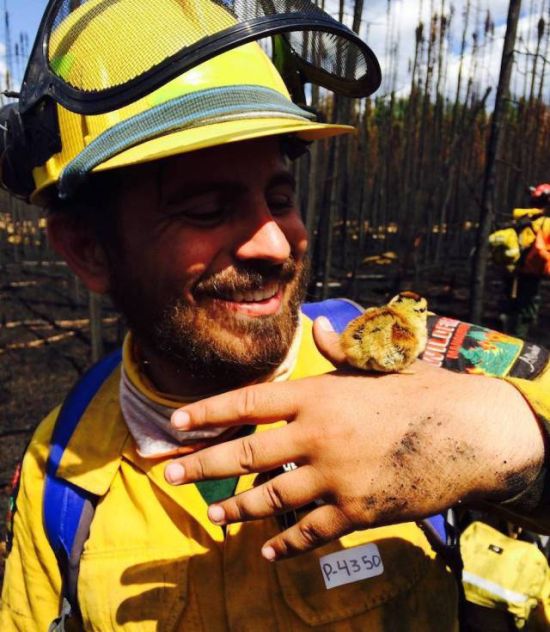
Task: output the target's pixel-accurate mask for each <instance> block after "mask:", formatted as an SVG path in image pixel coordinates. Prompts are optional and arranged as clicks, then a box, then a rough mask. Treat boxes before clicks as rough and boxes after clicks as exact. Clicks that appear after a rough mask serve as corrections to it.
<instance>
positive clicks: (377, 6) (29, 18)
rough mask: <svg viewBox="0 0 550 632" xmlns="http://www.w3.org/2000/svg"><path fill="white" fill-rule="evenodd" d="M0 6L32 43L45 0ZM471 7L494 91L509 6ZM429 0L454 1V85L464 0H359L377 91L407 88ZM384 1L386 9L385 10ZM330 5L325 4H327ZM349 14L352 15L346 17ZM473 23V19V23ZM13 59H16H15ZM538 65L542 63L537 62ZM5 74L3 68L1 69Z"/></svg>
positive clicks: (543, 5)
mask: <svg viewBox="0 0 550 632" xmlns="http://www.w3.org/2000/svg"><path fill="white" fill-rule="evenodd" d="M0 2H1V3H2V4H1V5H0V6H1V8H2V11H3V10H4V7H5V6H7V8H8V10H9V13H10V18H11V22H10V24H11V41H12V47H14V45H15V42H19V41H20V34H21V33H26V34H27V35H28V37H29V40H30V43H29V45H31V46H32V43H33V41H34V36H35V34H36V30H37V28H38V24H39V21H40V17H41V14H42V12H43V10H44V8H45V6H46V4H47V0H0ZM471 3H472V5H474V7H475V10H474V11H472V15H471V17H470V23H469V28H468V34H469V35H468V48H469V52H471V45H472V33H473V32H474V31H475V30H476V29H479V25H480V24H482V23H483V21H484V20H485V16H486V13H487V11H488V10H490V14H491V18H492V21H493V22H494V24H495V33H494V37H493V38H491V41H488V42H486V43H485V44H484V49H485V53H484V58H483V67H482V68H481V69H478V71H477V77H478V78H479V82H480V84H483V85H480V86H479V92H484V91H485V87H487V86H489V85H491V86H493V93H494V91H495V88H496V84H497V81H498V74H499V68H500V61H501V52H502V42H503V39H504V33H505V30H506V17H507V12H508V0H471ZM431 4H433V5H434V6H435V7H436V8H437V10H438V11H441V9H443V12H444V13H445V14H446V15H449V12H450V8H451V6H453V7H454V16H453V18H452V20H451V29H450V37H449V38H448V41H447V60H446V63H447V85H446V93H447V94H448V96H452V95H453V92H454V91H455V90H456V84H457V77H458V71H459V50H460V42H461V37H462V30H463V26H464V6H465V4H466V0H364V5H365V11H364V14H363V25H362V29H361V35H362V37H363V38H364V39H366V40H367V42H368V44H369V45H370V47H371V48H372V49H373V50H374V52H375V53H376V55H377V56H378V58H379V60H380V63H381V66H382V70H383V73H384V75H385V81H384V83H383V85H382V88H381V91H380V94H385V93H389V92H390V90H391V89H395V90H396V91H397V92H398V93H406V91H407V89H408V86H409V85H410V74H409V67H410V60H411V59H412V56H413V53H414V38H415V28H416V26H417V24H418V20H419V18H420V16H422V19H423V21H424V23H425V24H426V23H429V9H430V5H431ZM522 5H523V8H522V14H521V22H520V25H519V35H520V36H521V38H522V41H521V42H518V45H517V48H518V49H519V50H521V51H523V52H526V53H533V52H534V51H535V47H536V32H537V29H536V27H537V22H538V19H539V17H540V16H541V14H542V15H544V17H545V20H546V24H547V28H550V0H523V3H522ZM325 6H327V7H329V8H330V7H334V9H335V11H336V7H337V0H326V2H325ZM388 7H389V11H388ZM329 10H330V9H329ZM349 19H350V20H351V17H350V18H349ZM476 23H477V25H476ZM5 33H6V29H5V26H4V20H2V24H1V25H0V72H2V70H3V69H2V65H3V64H5V59H6V55H5V46H4V43H5ZM388 34H391V35H392V40H393V41H398V42H399V50H398V51H397V58H398V60H399V61H398V62H397V63H396V61H395V59H396V55H395V51H393V53H392V54H388V51H387V50H386V49H387V46H386V41H387V36H388ZM469 52H468V51H467V54H466V57H465V60H464V64H463V68H464V69H465V71H466V73H468V72H470V71H471V69H472V59H471V56H470V55H469ZM544 52H545V54H546V58H550V51H544ZM532 59H533V58H532V57H531V56H529V55H526V54H523V55H521V54H520V55H517V56H516V70H515V72H514V75H513V83H514V88H515V91H516V93H521V92H522V89H523V85H524V77H525V65H526V63H529V64H530V63H532ZM17 62H18V63H17ZM22 63H23V62H22V59H19V60H17V59H14V56H13V57H12V67H13V71H14V73H15V75H16V79H17V76H18V75H20V74H21V73H22V70H23V67H22ZM540 67H541V68H542V65H541V66H540ZM2 76H4V72H2ZM544 98H545V100H546V102H550V81H549V82H548V85H547V86H546V90H545V94H544Z"/></svg>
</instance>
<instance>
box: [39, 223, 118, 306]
mask: <svg viewBox="0 0 550 632" xmlns="http://www.w3.org/2000/svg"><path fill="white" fill-rule="evenodd" d="M47 226H48V240H49V242H50V245H51V246H52V248H53V249H54V250H55V251H56V252H57V253H58V254H59V255H61V256H62V257H63V259H65V261H66V262H67V265H68V266H69V268H71V270H72V271H73V272H74V273H75V274H76V275H77V276H78V277H79V279H80V280H81V281H82V283H84V285H85V286H86V287H87V288H88V289H89V290H91V291H92V292H95V293H96V294H106V293H107V292H108V291H109V285H110V284H109V279H110V274H109V261H108V258H107V255H106V253H105V249H104V248H103V246H102V245H101V244H100V243H99V242H98V240H97V236H96V235H95V232H94V230H93V228H92V227H91V226H88V225H86V223H85V222H79V221H78V220H75V219H74V218H71V217H69V216H68V215H65V214H63V213H54V214H52V215H50V217H48V222H47Z"/></svg>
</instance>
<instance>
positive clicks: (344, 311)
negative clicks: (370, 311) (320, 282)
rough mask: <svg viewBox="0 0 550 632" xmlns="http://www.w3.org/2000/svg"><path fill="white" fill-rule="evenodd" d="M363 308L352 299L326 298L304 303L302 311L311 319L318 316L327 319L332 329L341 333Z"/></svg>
mask: <svg viewBox="0 0 550 632" xmlns="http://www.w3.org/2000/svg"><path fill="white" fill-rule="evenodd" d="M364 311H365V310H364V309H363V308H362V307H361V305H359V304H358V303H355V302H354V301H351V300H349V299H347V298H328V299H326V300H325V301H319V302H318V303H304V304H303V305H302V312H303V313H304V314H305V315H306V316H307V317H308V318H311V320H314V319H315V318H318V317H319V316H325V317H326V318H328V319H329V321H330V322H331V324H332V326H333V327H334V331H336V332H338V333H339V334H341V333H342V332H343V331H344V329H345V328H346V327H347V325H348V324H349V323H350V322H351V321H352V320H353V319H354V318H357V316H360V315H361V314H362V313H363V312H364Z"/></svg>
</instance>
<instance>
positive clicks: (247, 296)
mask: <svg viewBox="0 0 550 632" xmlns="http://www.w3.org/2000/svg"><path fill="white" fill-rule="evenodd" d="M280 291H281V286H280V283H278V282H271V283H266V285H265V286H264V287H263V288H261V289H257V290H247V291H245V290H233V291H229V292H220V295H219V296H218V297H216V298H217V299H218V300H222V301H229V302H231V303H262V302H264V301H269V300H270V299H273V298H275V297H276V296H277V294H279V293H280Z"/></svg>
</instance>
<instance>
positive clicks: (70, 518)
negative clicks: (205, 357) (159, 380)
mask: <svg viewBox="0 0 550 632" xmlns="http://www.w3.org/2000/svg"><path fill="white" fill-rule="evenodd" d="M363 311H364V309H363V308H362V307H361V306H360V305H358V304H357V303H355V302H354V301H351V300H349V299H345V298H337V299H335V298H332V299H327V300H324V301H319V302H315V303H305V304H303V305H302V312H303V313H304V314H305V315H306V316H307V317H309V318H311V319H312V320H313V319H315V318H317V317H319V316H325V317H326V318H328V319H329V321H330V322H331V324H332V326H333V328H334V330H335V331H336V332H338V333H341V332H342V331H343V330H344V329H345V328H346V326H347V325H348V323H349V322H350V321H351V320H353V319H354V318H357V316H360V315H361V314H362V313H363ZM121 360H122V351H121V349H117V350H116V351H114V352H113V353H111V354H110V355H108V356H106V357H105V358H103V359H102V360H100V361H99V362H98V363H97V364H95V365H94V366H92V367H91V368H90V369H89V370H88V371H87V372H86V373H85V374H84V375H83V376H82V378H81V379H80V380H79V381H78V382H77V383H76V385H75V386H74V387H73V389H72V390H71V392H70V393H69V395H68V396H67V398H66V399H65V402H64V403H63V406H62V408H61V411H60V413H59V416H58V418H57V421H56V424H55V428H54V432H53V435H52V440H51V447H50V454H49V458H48V463H47V466H46V482H45V487H44V498H43V515H44V527H45V530H46V535H47V537H48V541H49V543H50V545H51V547H52V549H53V551H54V553H55V555H56V558H57V561H58V564H59V568H60V571H61V575H62V579H63V595H62V603H61V604H60V613H59V616H58V617H57V618H56V619H54V621H52V623H51V625H50V627H49V630H48V632H63V631H64V630H65V622H66V620H67V619H68V618H69V617H70V616H71V615H73V614H76V615H77V616H78V617H80V610H79V607H78V599H77V583H78V572H79V568H80V557H81V555H82V550H83V547H84V543H85V542H86V540H87V538H88V535H89V531H90V524H91V522H92V519H93V516H94V512H95V507H96V504H97V501H98V497H97V496H96V495H94V494H90V493H89V492H87V491H86V490H84V489H82V488H80V487H78V486H77V485H73V484H72V483H69V482H68V481H66V480H65V479H62V478H59V477H58V476H57V474H56V473H57V468H58V467H59V464H60V462H61V459H62V456H63V453H64V451H65V448H66V447H67V445H68V443H69V440H70V438H71V436H72V435H73V432H74V430H75V429H76V426H77V425H78V422H79V421H80V418H81V417H82V415H83V414H84V412H85V410H86V408H87V407H88V405H89V404H90V402H91V401H92V399H93V398H94V396H95V395H96V393H97V392H98V391H99V389H100V388H101V385H102V384H103V383H104V382H105V380H106V379H107V378H108V377H109V376H110V375H111V374H112V372H113V371H114V370H115V369H116V367H117V366H118V365H119V364H120V362H121ZM422 522H423V523H424V524H425V525H426V527H427V530H428V532H429V533H430V534H432V536H437V537H435V540H437V542H434V541H433V538H432V539H430V538H428V539H430V542H431V543H432V545H433V546H434V548H435V549H436V550H437V548H438V543H439V544H440V545H441V547H443V548H446V546H447V540H448V537H447V534H446V531H445V519H444V517H443V516H441V515H438V516H432V517H431V518H428V519H427V520H425V521H422ZM419 524H420V523H419ZM425 531H426V529H425Z"/></svg>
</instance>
